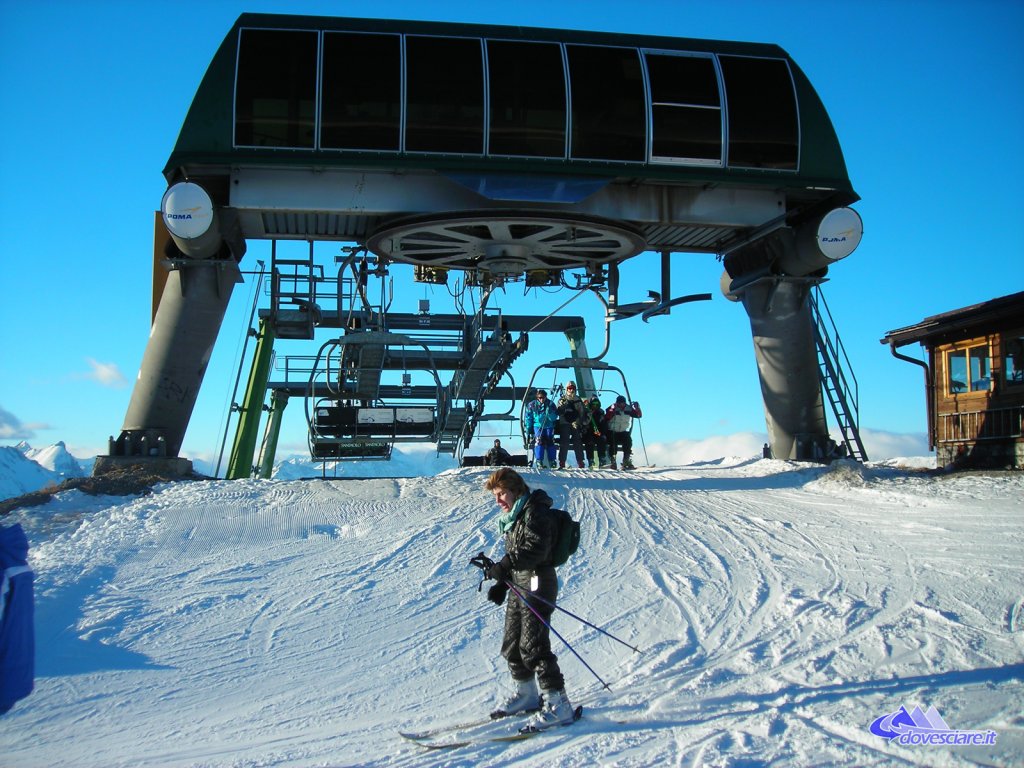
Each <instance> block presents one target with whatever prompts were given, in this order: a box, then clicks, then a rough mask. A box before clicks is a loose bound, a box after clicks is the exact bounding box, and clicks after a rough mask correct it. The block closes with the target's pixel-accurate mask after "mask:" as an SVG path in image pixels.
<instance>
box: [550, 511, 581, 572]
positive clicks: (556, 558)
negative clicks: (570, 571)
mask: <svg viewBox="0 0 1024 768" xmlns="http://www.w3.org/2000/svg"><path fill="white" fill-rule="evenodd" d="M551 514H552V515H554V516H555V518H556V520H557V526H556V532H555V542H554V544H552V546H551V564H552V565H553V566H555V567H558V566H559V565H564V564H565V561H566V560H568V559H569V556H570V555H572V554H573V553H574V552H575V551H576V550H577V549H579V546H580V523H579V521H578V520H573V519H572V516H571V515H570V514H569V513H568V512H566V511H565V510H564V509H555V508H554V507H552V508H551Z"/></svg>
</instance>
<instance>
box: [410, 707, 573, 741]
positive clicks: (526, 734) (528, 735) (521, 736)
mask: <svg viewBox="0 0 1024 768" xmlns="http://www.w3.org/2000/svg"><path fill="white" fill-rule="evenodd" d="M581 717H583V707H582V706H579V707H576V709H574V710H573V713H572V721H573V723H575V722H576V721H577V720H579V719H580V718H581ZM571 724H572V723H566V724H565V725H562V726H556V727H554V728H545V729H544V730H541V731H532V730H525V729H520V730H519V731H517V732H516V733H505V734H501V735H499V736H481V737H474V738H468V739H461V740H459V741H430V740H429V738H430V737H427V738H426V739H413V740H412V741H414V742H415V743H416V744H417V745H419V746H421V747H423V748H424V749H430V750H441V749H460V748H462V747H468V746H472V745H473V744H487V743H502V742H513V741H525V740H526V739H532V738H533V737H534V736H539V735H540V734H542V733H549V732H551V731H553V730H555V729H556V728H564V727H566V726H567V725H571ZM480 725H483V723H480ZM449 730H451V729H449ZM439 735H440V734H439ZM402 736H406V734H404V733H403V734H402ZM406 738H408V737H407V736H406Z"/></svg>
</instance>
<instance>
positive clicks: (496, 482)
mask: <svg viewBox="0 0 1024 768" xmlns="http://www.w3.org/2000/svg"><path fill="white" fill-rule="evenodd" d="M495 488H500V489H501V490H503V491H509V492H510V493H514V494H515V495H516V498H519V497H520V496H526V495H527V494H528V493H529V492H530V487H529V486H528V485H527V484H526V481H525V480H523V476H522V475H520V474H519V473H518V472H516V471H515V470H514V469H509V468H508V467H502V468H501V469H496V470H495V471H494V472H492V473H491V476H490V477H489V478H487V482H486V483H484V489H485V490H488V491H493V490H494V489H495Z"/></svg>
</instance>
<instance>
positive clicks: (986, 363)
mask: <svg viewBox="0 0 1024 768" xmlns="http://www.w3.org/2000/svg"><path fill="white" fill-rule="evenodd" d="M967 354H968V359H969V360H970V363H971V392H984V391H986V390H988V388H989V384H990V382H991V381H992V360H991V359H990V358H989V356H988V347H987V346H984V347H971V348H970V349H969V350H967Z"/></svg>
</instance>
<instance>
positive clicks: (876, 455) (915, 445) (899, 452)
mask: <svg viewBox="0 0 1024 768" xmlns="http://www.w3.org/2000/svg"><path fill="white" fill-rule="evenodd" d="M860 439H861V440H862V441H863V442H864V450H866V451H867V452H868V458H869V459H870V460H871V461H882V460H884V459H896V458H904V457H916V456H931V455H932V451H930V450H929V449H928V435H926V434H925V433H924V432H911V433H907V434H903V433H898V432H883V431H881V430H875V429H863V428H862V429H861V431H860Z"/></svg>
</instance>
